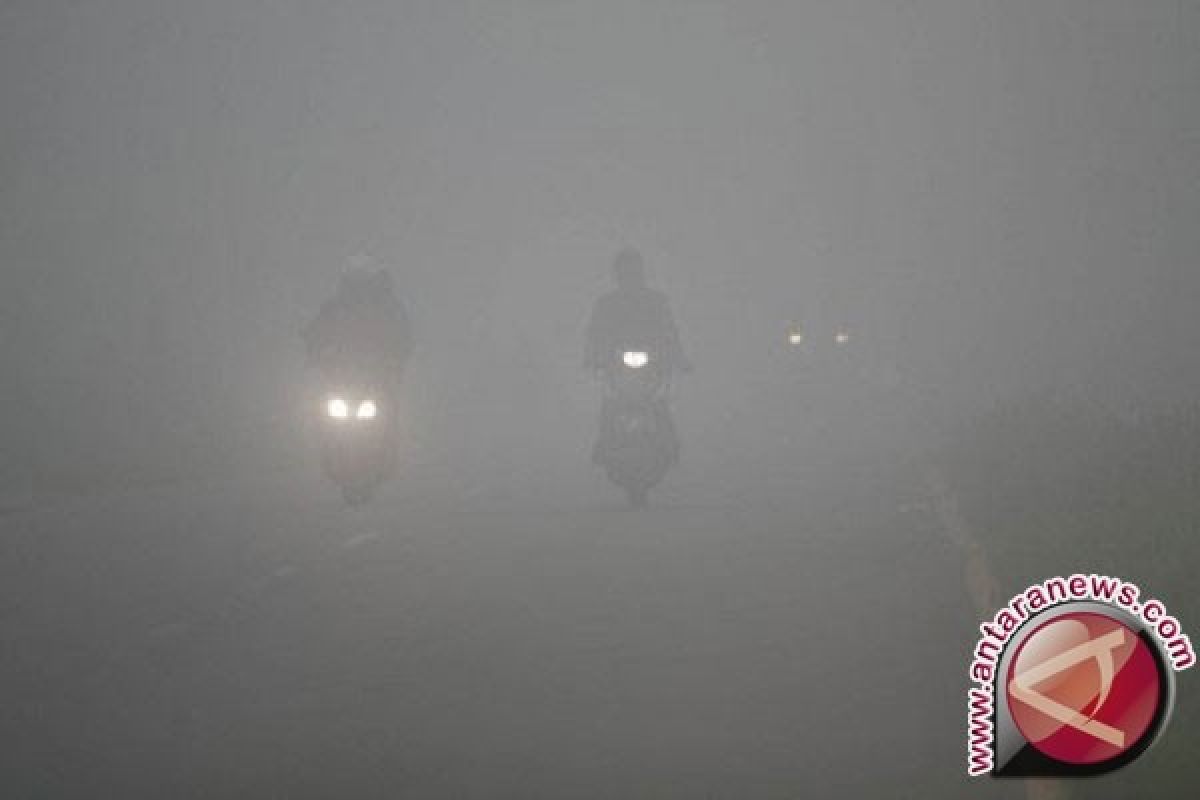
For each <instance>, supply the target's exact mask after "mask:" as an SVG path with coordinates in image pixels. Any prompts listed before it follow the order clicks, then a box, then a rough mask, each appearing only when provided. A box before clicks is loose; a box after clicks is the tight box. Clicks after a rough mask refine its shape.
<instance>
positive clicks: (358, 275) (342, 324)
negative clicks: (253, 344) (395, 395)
mask: <svg viewBox="0 0 1200 800" xmlns="http://www.w3.org/2000/svg"><path fill="white" fill-rule="evenodd" d="M301 335H302V336H303V338H304V345H305V349H306V351H307V355H308V361H309V364H310V365H312V366H316V367H328V366H330V364H331V362H338V361H344V360H348V359H349V360H354V361H357V362H359V363H372V364H378V365H379V366H380V367H382V368H384V369H387V370H389V371H390V372H392V373H393V374H394V375H396V376H399V373H400V370H401V369H402V368H403V366H404V363H405V362H406V361H407V360H408V356H409V353H410V352H411V350H412V329H411V327H410V326H409V322H408V315H407V314H406V313H405V310H404V305H403V304H402V303H401V302H400V298H399V297H397V296H396V288H395V284H394V282H393V281H392V276H391V274H390V273H389V272H388V271H387V270H386V269H382V268H379V267H377V266H375V265H374V264H373V262H372V261H371V259H370V258H369V257H367V256H361V255H360V256H355V257H354V258H352V259H351V260H350V263H349V266H348V267H347V269H346V270H345V271H344V272H343V273H342V275H341V278H340V279H339V280H338V286H337V291H336V293H335V294H334V296H333V297H332V298H330V299H329V300H326V301H325V302H324V303H322V304H321V310H320V311H319V312H318V314H317V318H316V319H314V320H313V321H312V322H311V323H309V324H308V326H306V327H305V328H304V331H303V332H302V334H301Z"/></svg>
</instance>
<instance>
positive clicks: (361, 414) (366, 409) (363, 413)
mask: <svg viewBox="0 0 1200 800" xmlns="http://www.w3.org/2000/svg"><path fill="white" fill-rule="evenodd" d="M377 411H378V409H377V408H375V403H374V402H373V401H371V400H363V401H362V402H361V403H359V404H358V411H356V412H355V413H354V416H356V417H358V418H359V419H375V414H376V412H377Z"/></svg>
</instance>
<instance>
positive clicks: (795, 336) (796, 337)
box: [788, 331, 804, 346]
mask: <svg viewBox="0 0 1200 800" xmlns="http://www.w3.org/2000/svg"><path fill="white" fill-rule="evenodd" d="M788 344H790V345H793V346H794V345H800V344H804V334H803V333H802V332H800V331H788Z"/></svg>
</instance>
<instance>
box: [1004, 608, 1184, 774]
mask: <svg viewBox="0 0 1200 800" xmlns="http://www.w3.org/2000/svg"><path fill="white" fill-rule="evenodd" d="M1164 688H1165V687H1164V686H1163V683H1162V678H1161V676H1160V674H1159V669H1158V663H1157V661H1156V658H1155V655H1154V653H1153V652H1151V650H1150V647H1149V646H1148V645H1147V644H1146V642H1145V641H1144V640H1143V639H1142V638H1141V637H1140V636H1138V634H1137V633H1136V632H1135V631H1133V630H1131V629H1130V628H1129V627H1128V626H1126V625H1125V624H1123V623H1122V622H1120V621H1118V620H1116V619H1113V618H1112V617H1109V616H1107V615H1105V614H1102V613H1097V612H1091V611H1079V612H1073V613H1067V614H1063V615H1061V616H1057V617H1055V618H1054V619H1052V620H1050V621H1048V622H1046V623H1044V624H1043V625H1041V626H1040V627H1038V628H1037V629H1035V630H1034V631H1033V632H1032V633H1031V634H1030V635H1029V636H1028V637H1026V638H1025V640H1024V641H1023V642H1021V645H1020V648H1019V649H1018V650H1017V652H1016V654H1015V656H1014V658H1013V659H1012V663H1011V665H1010V666H1009V669H1008V675H1007V680H1006V683H1005V690H1006V692H1007V695H1008V707H1009V712H1010V714H1011V715H1012V719H1013V722H1014V723H1015V724H1016V726H1017V728H1018V729H1019V730H1020V731H1021V735H1022V736H1024V737H1025V739H1026V741H1028V742H1029V744H1030V745H1032V746H1033V747H1035V748H1037V749H1038V750H1039V751H1040V752H1041V753H1043V754H1044V755H1046V756H1048V757H1049V758H1052V759H1054V760H1056V761H1059V762H1063V763H1067V764H1097V763H1100V762H1103V761H1108V760H1109V759H1112V758H1116V757H1118V756H1120V755H1121V754H1123V753H1125V752H1127V751H1128V750H1130V749H1132V748H1133V747H1135V746H1136V745H1138V744H1139V742H1141V741H1142V739H1143V738H1144V737H1145V736H1146V735H1148V734H1150V735H1153V733H1154V732H1153V731H1151V730H1150V727H1151V725H1152V724H1153V723H1154V721H1155V719H1156V717H1157V716H1158V711H1159V705H1160V704H1161V703H1162V701H1163V698H1164V697H1165V696H1166V692H1165V691H1164Z"/></svg>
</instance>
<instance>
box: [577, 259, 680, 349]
mask: <svg viewBox="0 0 1200 800" xmlns="http://www.w3.org/2000/svg"><path fill="white" fill-rule="evenodd" d="M612 271H613V279H614V281H615V282H616V284H617V285H616V288H615V289H613V290H612V291H611V292H609V293H608V294H606V295H604V296H603V297H601V298H600V299H599V300H597V301H596V305H595V306H593V308H592V317H591V321H590V322H589V323H588V328H587V342H586V351H585V354H584V367H585V368H586V369H589V370H603V369H606V368H607V367H608V365H609V363H610V360H611V359H612V356H613V353H614V352H619V351H621V350H622V349H623V348H625V347H626V346H627V345H631V344H632V345H636V346H638V347H643V348H646V347H648V348H650V349H653V350H655V351H656V353H657V355H658V357H659V358H660V359H661V360H662V364H663V366H664V367H665V368H667V369H669V370H675V369H681V370H684V371H688V370H690V369H691V365H690V364H689V362H688V360H687V358H685V357H684V354H683V347H682V346H681V345H680V342H679V330H678V329H677V328H676V327H675V318H674V317H673V316H672V315H671V306H670V304H669V303H668V302H667V297H666V295H664V294H663V293H662V292H660V291H658V290H657V289H651V288H650V287H649V286H647V285H646V267H645V263H644V262H643V261H642V255H641V253H639V252H638V251H637V250H634V249H633V248H632V247H627V248H625V249H624V250H622V251H621V252H620V253H618V254H617V257H616V259H615V260H614V261H613V268H612Z"/></svg>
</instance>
